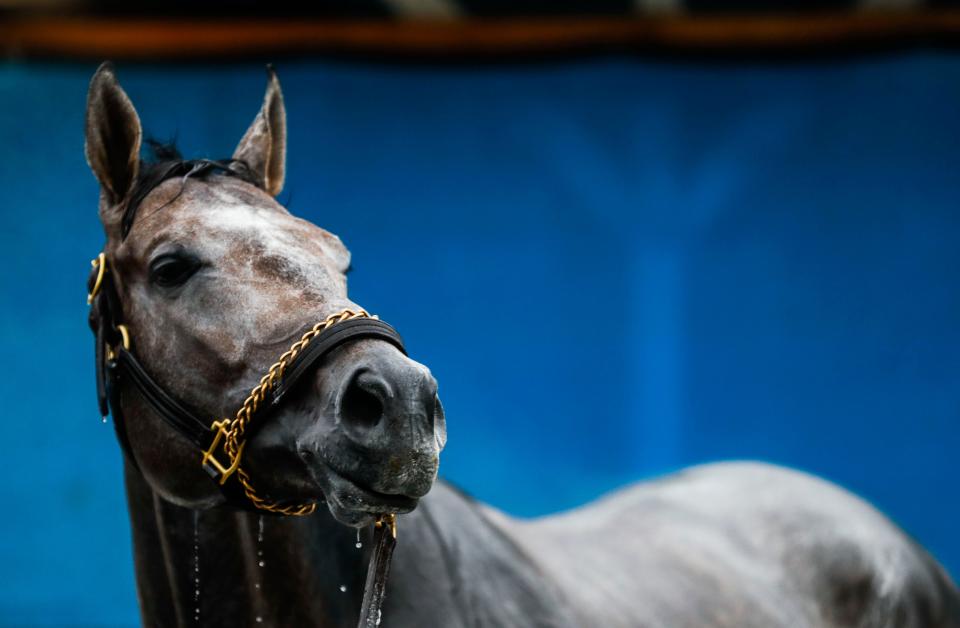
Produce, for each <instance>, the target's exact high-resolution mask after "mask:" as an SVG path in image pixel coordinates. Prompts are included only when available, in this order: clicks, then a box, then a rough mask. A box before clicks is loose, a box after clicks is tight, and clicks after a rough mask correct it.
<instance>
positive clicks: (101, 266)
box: [87, 252, 107, 305]
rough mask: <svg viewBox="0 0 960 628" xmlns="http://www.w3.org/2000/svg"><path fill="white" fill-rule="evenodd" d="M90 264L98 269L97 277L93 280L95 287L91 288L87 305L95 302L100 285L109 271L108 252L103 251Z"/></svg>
mask: <svg viewBox="0 0 960 628" xmlns="http://www.w3.org/2000/svg"><path fill="white" fill-rule="evenodd" d="M90 265H91V266H93V267H94V268H96V269H97V278H96V279H95V280H94V282H93V288H92V289H91V290H90V294H88V295H87V305H90V304H91V303H93V300H94V299H96V298H97V294H99V293H100V286H102V285H103V276H104V275H105V274H106V272H107V254H106V253H103V252H101V253H100V254H99V255H97V257H96V259H93V260H90Z"/></svg>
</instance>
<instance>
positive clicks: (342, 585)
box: [340, 584, 347, 593]
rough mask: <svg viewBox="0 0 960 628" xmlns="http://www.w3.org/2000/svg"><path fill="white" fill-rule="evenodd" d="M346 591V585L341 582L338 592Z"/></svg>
mask: <svg viewBox="0 0 960 628" xmlns="http://www.w3.org/2000/svg"><path fill="white" fill-rule="evenodd" d="M346 592H347V585H345V584H341V585H340V593H346Z"/></svg>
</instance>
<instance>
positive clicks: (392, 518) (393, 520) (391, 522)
mask: <svg viewBox="0 0 960 628" xmlns="http://www.w3.org/2000/svg"><path fill="white" fill-rule="evenodd" d="M374 525H376V527H378V528H382V527H383V526H385V525H388V526H390V534H392V535H393V538H394V540H396V538H397V515H396V513H390V514H389V515H380V518H379V519H377V522H376V524H374Z"/></svg>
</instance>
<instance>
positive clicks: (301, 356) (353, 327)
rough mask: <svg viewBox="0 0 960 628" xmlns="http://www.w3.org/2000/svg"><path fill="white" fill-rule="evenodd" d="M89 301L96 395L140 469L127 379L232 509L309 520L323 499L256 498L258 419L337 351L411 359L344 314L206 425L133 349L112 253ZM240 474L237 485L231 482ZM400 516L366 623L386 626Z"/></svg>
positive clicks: (386, 528)
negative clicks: (253, 451) (362, 346)
mask: <svg viewBox="0 0 960 628" xmlns="http://www.w3.org/2000/svg"><path fill="white" fill-rule="evenodd" d="M91 264H92V266H93V270H92V271H91V274H90V280H89V283H88V289H89V294H88V295H87V303H88V304H89V305H90V306H91V309H90V326H91V327H92V328H93V331H94V334H95V335H96V350H95V356H96V376H97V398H98V402H99V405H100V414H101V416H102V417H103V420H104V421H106V417H107V415H108V414H109V415H111V416H112V417H113V423H114V429H115V430H116V433H117V440H118V441H119V442H120V446H121V447H122V448H123V450H124V453H125V454H126V457H127V459H128V460H129V461H130V463H131V464H132V465H133V466H134V467H135V468H137V469H138V470H139V465H138V464H137V460H136V457H134V455H133V450H132V449H131V447H130V440H129V438H128V435H127V429H126V421H125V420H124V416H123V411H122V408H121V404H120V389H121V384H122V383H123V382H127V383H130V384H132V385H133V387H134V388H136V389H137V390H138V391H139V393H140V395H141V396H142V397H143V399H144V400H146V402H147V403H148V404H149V405H150V407H151V408H152V409H153V410H154V412H156V414H157V415H159V416H160V417H161V418H162V419H163V420H164V421H165V422H166V423H167V424H168V425H169V426H170V427H172V428H173V429H174V430H176V431H177V432H179V433H180V434H181V435H182V436H184V437H185V438H187V439H188V440H189V441H190V442H192V443H193V444H194V445H195V446H196V447H197V448H198V449H199V451H200V452H201V455H200V465H201V466H202V467H203V469H204V470H205V471H206V472H207V473H208V474H209V475H210V477H212V478H213V479H214V481H215V482H216V485H217V487H218V488H219V489H220V491H221V493H223V495H224V497H225V498H226V501H227V503H228V504H230V505H232V506H234V507H237V508H240V509H244V510H255V511H266V512H270V513H273V514H277V515H291V516H303V515H310V514H313V512H315V511H316V509H317V504H316V502H307V503H283V502H278V501H273V500H271V499H268V498H265V497H263V496H261V495H260V494H258V493H257V491H256V489H255V488H254V486H253V482H252V480H251V477H250V474H249V473H248V472H247V471H245V470H244V469H243V468H242V467H241V461H242V457H243V450H244V447H245V445H246V435H247V434H248V433H249V432H250V431H251V426H252V424H253V423H254V421H255V420H257V419H260V418H262V417H263V416H264V415H265V414H267V413H269V412H270V411H272V410H273V409H275V408H277V407H278V406H279V405H280V404H281V402H282V400H283V399H285V398H286V395H287V393H288V392H289V391H290V390H291V389H293V388H294V387H295V386H296V384H297V382H298V381H299V380H301V379H302V378H303V377H304V376H305V375H306V374H308V373H311V372H313V370H314V369H315V368H317V367H318V363H319V361H320V360H321V359H322V358H323V357H324V356H326V355H328V354H329V353H330V352H331V351H333V350H334V349H336V348H337V347H340V346H342V345H343V344H345V343H348V342H352V341H354V340H359V339H361V338H376V339H378V340H384V341H386V342H389V343H390V344H392V345H393V346H395V347H396V348H397V349H399V350H400V351H402V352H403V353H404V355H406V350H405V348H404V346H403V340H402V339H401V338H400V335H399V334H398V333H397V332H396V330H395V329H394V328H393V327H391V326H390V325H388V324H387V323H385V322H383V321H381V320H379V319H378V318H376V317H375V316H371V315H370V314H367V312H365V311H364V310H358V311H353V310H343V311H342V312H339V313H337V314H333V315H331V316H328V317H327V318H326V319H324V320H323V321H321V322H319V323H317V324H316V325H314V326H313V327H312V328H310V330H308V331H307V332H306V333H304V334H303V335H302V336H301V337H300V339H299V340H297V341H296V342H295V343H293V345H292V346H291V347H290V349H288V350H287V351H286V352H285V353H283V354H282V355H281V356H280V357H279V358H278V359H277V361H276V362H275V363H274V364H273V365H272V366H271V367H270V368H269V369H268V370H267V373H266V374H265V375H264V376H263V377H262V378H260V381H259V382H258V383H257V385H256V386H254V387H253V390H251V391H250V394H249V395H248V396H247V398H246V400H244V402H243V404H242V405H241V406H240V408H239V409H238V410H237V412H236V414H235V415H234V416H233V417H232V418H224V419H220V420H213V421H212V422H211V421H210V420H209V419H207V420H204V418H202V417H201V416H200V415H198V414H197V413H196V412H193V411H192V410H189V409H188V408H187V407H186V405H185V404H182V403H181V402H179V401H178V400H177V399H176V398H175V397H174V396H173V395H171V394H170V393H168V392H167V391H166V390H164V388H163V387H162V386H161V385H160V384H158V383H157V381H156V380H155V379H153V377H151V376H150V374H149V373H148V371H147V370H146V369H145V368H144V367H143V365H142V364H141V363H140V361H139V360H138V359H137V357H136V355H135V354H134V352H133V345H132V339H131V334H130V329H129V328H128V327H127V325H126V324H124V322H123V316H122V312H123V309H122V306H121V304H120V298H119V295H118V294H117V291H116V286H115V285H114V282H113V277H112V276H111V273H110V269H109V268H108V264H107V257H106V254H105V253H100V255H99V256H98V257H97V258H96V259H94V260H93V261H92V262H91ZM234 476H236V478H237V482H228V480H229V479H230V478H231V477H234ZM396 537H397V523H396V515H393V514H390V515H384V516H381V517H380V518H378V520H377V522H376V530H375V540H374V551H373V554H372V556H371V558H370V566H369V568H368V570H367V581H366V586H365V588H364V595H363V603H362V606H361V614H360V624H359V625H360V626H375V625H378V624H379V623H380V621H379V615H380V606H381V604H382V602H383V598H384V594H385V589H386V580H387V575H388V572H389V568H390V558H391V556H392V553H393V547H394V544H395V543H396Z"/></svg>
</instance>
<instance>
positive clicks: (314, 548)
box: [126, 465, 371, 626]
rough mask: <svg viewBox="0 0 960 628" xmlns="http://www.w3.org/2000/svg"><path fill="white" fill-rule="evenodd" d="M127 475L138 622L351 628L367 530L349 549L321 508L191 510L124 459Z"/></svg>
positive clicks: (346, 535) (348, 533) (351, 538)
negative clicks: (306, 511) (300, 512)
mask: <svg viewBox="0 0 960 628" xmlns="http://www.w3.org/2000/svg"><path fill="white" fill-rule="evenodd" d="M126 479H127V499H128V506H129V509H130V521H131V525H132V529H133V542H134V553H135V563H136V571H137V589H138V592H139V597H140V605H141V613H142V617H143V622H144V625H157V626H175V625H180V626H192V625H196V626H199V625H203V626H217V625H230V626H242V625H250V626H293V625H297V626H350V625H355V624H356V620H357V615H358V613H359V609H360V603H361V600H362V595H363V583H364V577H365V572H366V565H367V563H366V560H367V558H368V557H369V550H370V545H371V543H370V542H369V540H370V534H369V531H365V532H364V533H363V534H362V535H361V542H362V547H361V548H357V547H356V544H357V538H356V533H355V532H354V531H353V530H351V529H349V528H347V527H345V526H342V525H340V524H338V523H336V521H334V520H333V518H332V517H331V516H330V515H329V513H328V512H327V511H326V509H320V510H318V512H317V513H316V514H315V515H313V516H311V517H309V518H299V517H273V516H265V517H260V516H258V515H257V514H254V513H245V512H231V511H228V510H208V511H203V512H196V511H193V510H189V509H186V508H181V507H178V506H174V505H173V504H170V503H168V502H166V501H164V500H163V499H161V498H159V497H158V496H157V495H156V494H155V493H154V492H153V491H152V490H151V489H150V488H149V486H148V485H147V483H146V481H145V480H144V479H143V477H142V476H141V475H140V474H139V472H137V471H136V470H134V469H132V468H130V467H129V465H128V468H127V472H126ZM198 617H199V619H198Z"/></svg>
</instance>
